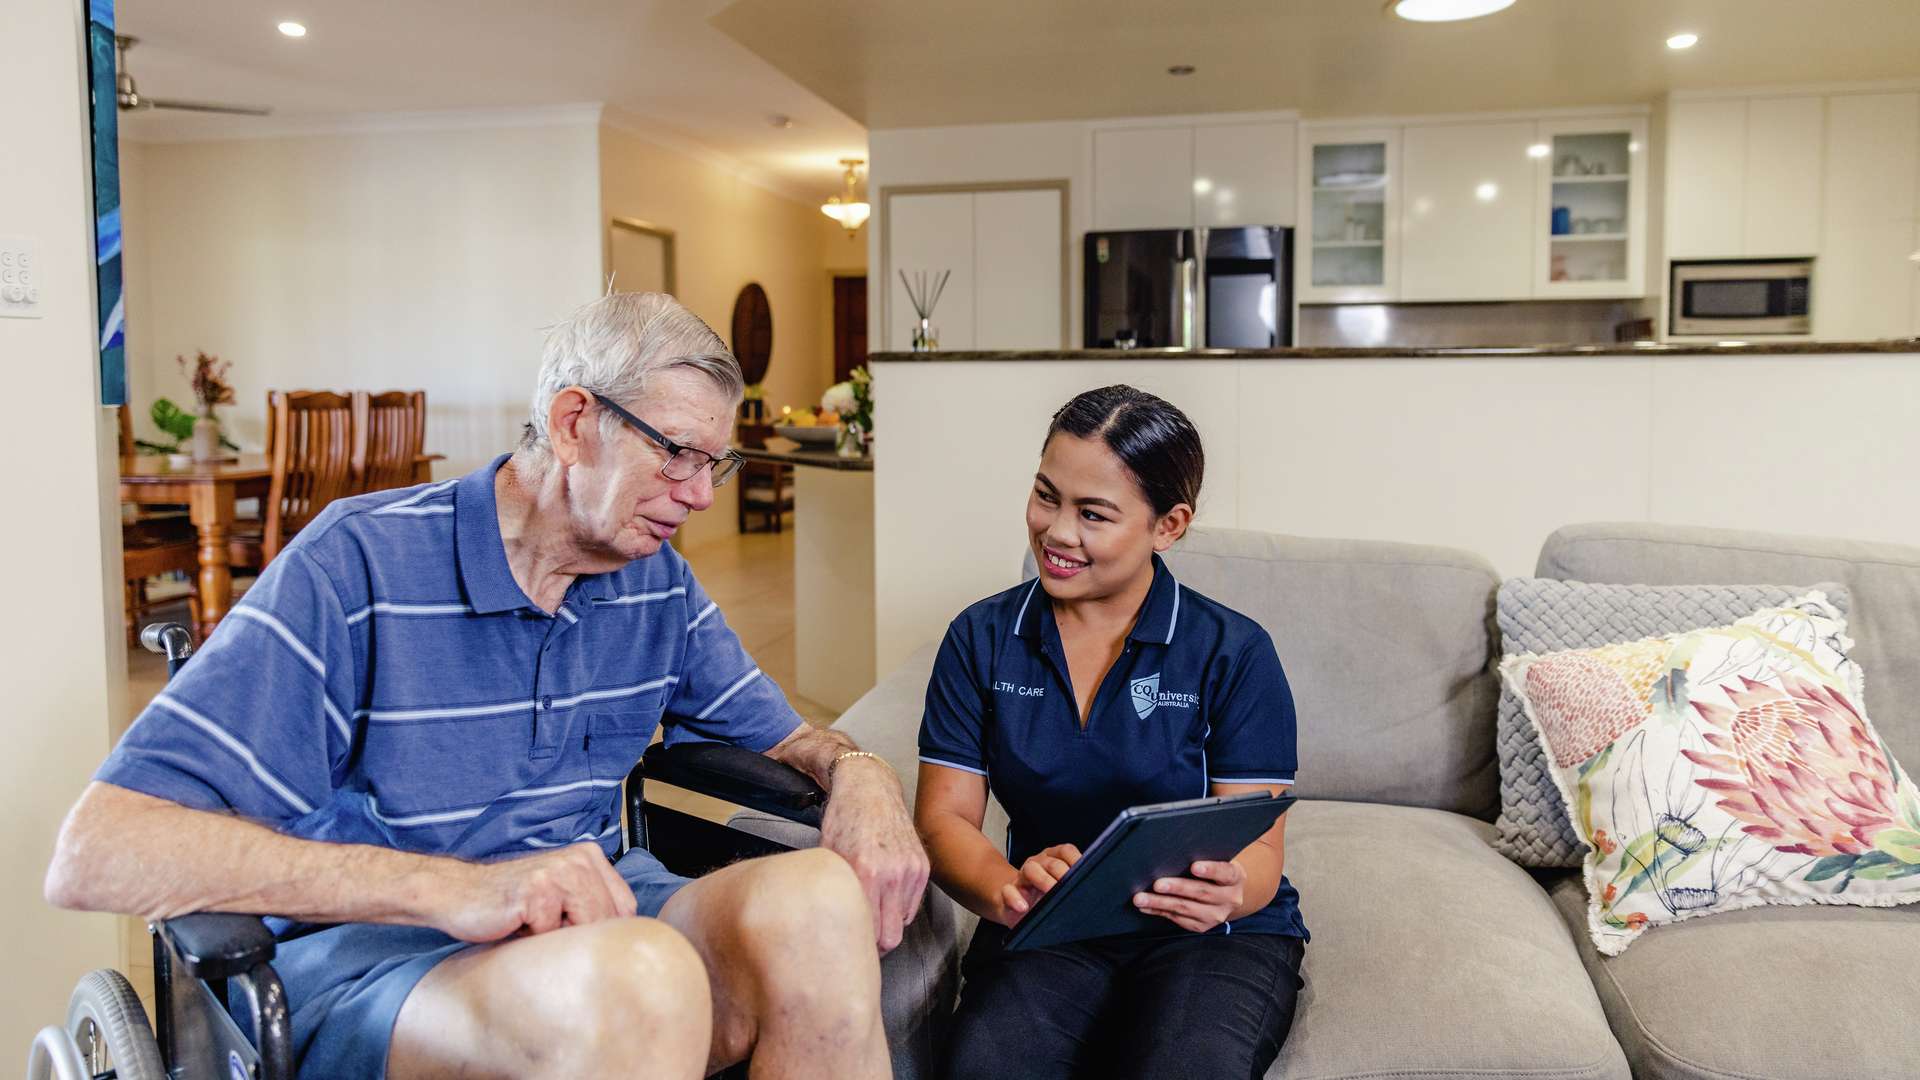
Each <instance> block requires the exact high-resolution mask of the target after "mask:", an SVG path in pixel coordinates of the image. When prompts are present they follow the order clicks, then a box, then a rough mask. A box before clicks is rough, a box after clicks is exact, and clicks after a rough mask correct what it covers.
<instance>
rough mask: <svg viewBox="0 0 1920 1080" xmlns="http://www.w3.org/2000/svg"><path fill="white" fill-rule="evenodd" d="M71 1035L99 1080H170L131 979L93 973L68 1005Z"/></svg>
mask: <svg viewBox="0 0 1920 1080" xmlns="http://www.w3.org/2000/svg"><path fill="white" fill-rule="evenodd" d="M67 1033H68V1034H70V1035H72V1036H73V1041H74V1043H75V1044H76V1045H77V1046H79V1048H80V1056H81V1058H82V1059H83V1060H84V1061H85V1062H86V1065H87V1072H88V1073H90V1074H92V1075H93V1076H95V1077H105V1076H111V1077H115V1078H116V1080H167V1070H166V1068H165V1067H164V1066H162V1065H161V1064H160V1044H159V1042H158V1041H156V1040H155V1039H154V1037H153V1028H152V1027H151V1026H150V1025H149V1024H148V1023H147V1011H146V1009H144V1008H142V1007H141V1005H140V995H138V994H136V993H134V992H133V987H132V985H130V984H129V983H128V982H127V979H126V976H124V975H122V974H120V973H119V972H117V971H113V970H111V969H108V968H101V969H100V970H98V971H89V972H87V974H86V977H85V978H82V979H81V980H80V985H78V986H76V987H74V988H73V997H72V998H71V999H70V1000H69V1001H68V1002H67Z"/></svg>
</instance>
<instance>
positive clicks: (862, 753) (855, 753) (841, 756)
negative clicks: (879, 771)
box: [827, 750, 886, 787]
mask: <svg viewBox="0 0 1920 1080" xmlns="http://www.w3.org/2000/svg"><path fill="white" fill-rule="evenodd" d="M850 757H870V758H872V759H874V760H875V761H879V762H880V763H881V764H882V765H885V764H886V762H885V761H884V760H883V759H882V758H881V757H880V755H879V754H876V753H874V752H873V751H871V750H842V751H841V752H840V753H838V754H836V755H834V758H833V762H832V764H830V765H828V766H827V786H828V787H832V786H833V770H835V769H837V768H839V767H840V763H841V762H843V761H845V760H847V759H848V758H850Z"/></svg>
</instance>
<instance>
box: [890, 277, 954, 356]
mask: <svg viewBox="0 0 1920 1080" xmlns="http://www.w3.org/2000/svg"><path fill="white" fill-rule="evenodd" d="M899 273H900V284H901V285H903V286H905V287H906V290H907V301H908V302H909V303H911V304H912V305H913V313H914V314H915V315H917V316H918V317H919V320H920V321H919V322H918V323H916V324H914V327H913V351H914V352H932V351H934V350H935V349H938V348H939V347H940V331H938V330H936V329H934V326H933V308H934V305H935V304H938V303H939V302H940V295H941V294H942V293H944V292H946V291H947V279H948V278H950V277H952V276H953V271H951V270H942V271H940V272H939V274H938V276H935V275H934V274H933V273H932V272H930V271H926V270H916V271H914V273H913V276H912V277H908V276H907V272H906V271H905V270H902V271H900V272H899Z"/></svg>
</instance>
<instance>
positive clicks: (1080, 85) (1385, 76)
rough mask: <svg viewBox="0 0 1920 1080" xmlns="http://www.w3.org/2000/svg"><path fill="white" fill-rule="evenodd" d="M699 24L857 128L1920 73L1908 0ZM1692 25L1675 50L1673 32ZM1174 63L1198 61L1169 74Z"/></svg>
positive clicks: (1317, 111) (820, 6)
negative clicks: (1439, 16) (1455, 16)
mask: <svg viewBox="0 0 1920 1080" xmlns="http://www.w3.org/2000/svg"><path fill="white" fill-rule="evenodd" d="M714 24H715V25H716V26H718V27H720V28H721V29H723V30H725V31H726V32H727V33H729V34H731V35H732V36H733V37H734V38H736V39H737V40H739V41H741V42H742V43H744V44H746V45H747V46H748V47H749V48H751V49H753V51H754V52H756V53H758V54H759V55H760V56H762V57H765V58H766V59H767V60H769V61H770V62H772V63H773V64H774V65H775V66H776V67H778V68H780V69H781V70H782V71H785V72H787V73H788V74H789V75H791V76H793V77H794V79H795V80H796V81H798V82H799V83H800V84H801V85H803V86H806V87H808V88H810V89H812V90H813V91H814V92H816V93H818V94H819V95H820V96H821V97H823V98H825V99H826V100H827V101H829V102H832V103H833V104H834V105H836V106H838V107H839V108H840V109H841V110H842V111H844V112H845V113H846V114H847V115H849V116H851V117H853V118H854V119H855V120H858V121H860V122H861V123H863V124H865V125H867V127H869V128H873V129H880V128H895V127H920V126H933V125H940V124H965V123H989V122H1005V121H1011V120H1065V119H1089V118H1096V117H1114V116H1146V115H1167V114H1184V113H1202V112H1217V111H1235V110H1258V109H1298V110H1300V111H1301V113H1303V114H1304V115H1307V116H1366V115H1376V116H1377V115H1395V114H1410V113H1441V112H1462V111H1472V110H1483V109H1536V108H1548V107H1555V106H1564V105H1608V104H1629V103H1639V102H1648V101H1652V100H1654V99H1656V98H1658V97H1660V96H1661V95H1663V94H1665V93H1666V92H1667V91H1669V90H1674V89H1696V88H1698V89H1706V88H1724V87H1746V86H1754V85H1779V84H1792V83H1819V82H1829V81H1853V80H1878V79H1894V78H1913V77H1916V76H1920V0H1517V2H1516V3H1515V4H1514V5H1513V6H1512V7H1511V8H1508V9H1507V10H1506V11H1503V12H1500V13H1498V14H1495V15H1492V16H1488V17H1486V18H1482V19H1474V20H1469V21H1466V22H1458V23H1445V24H1417V23H1410V22H1407V21H1405V20H1403V19H1399V18H1396V17H1394V16H1392V15H1390V14H1388V13H1387V12H1386V10H1385V4H1384V2H1383V0H963V2H946V3H935V2H928V0H921V2H917V3H902V2H900V0H807V2H805V3H798V2H794V0H738V2H737V3H734V4H732V5H730V6H728V7H727V8H726V9H725V10H723V11H721V12H720V13H719V14H718V15H717V16H716V17H715V18H714ZM1683 30H1685V31H1692V32H1694V33H1697V34H1699V35H1700V43H1699V44H1698V45H1697V46H1695V47H1694V48H1693V49H1691V50H1688V51H1685V52H1674V51H1671V50H1669V49H1667V48H1666V45H1665V42H1666V39H1667V37H1668V36H1669V35H1671V34H1674V33H1677V32H1679V31H1683ZM1173 64H1192V65H1194V66H1195V67H1197V68H1198V69H1199V70H1198V71H1197V72H1196V73H1195V74H1193V75H1190V76H1187V77H1184V78H1175V77H1172V76H1170V75H1168V74H1167V72H1166V69H1167V67H1168V66H1169V65H1173Z"/></svg>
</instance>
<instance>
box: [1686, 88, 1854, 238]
mask: <svg viewBox="0 0 1920 1080" xmlns="http://www.w3.org/2000/svg"><path fill="white" fill-rule="evenodd" d="M1746 105H1747V126H1746V131H1747V139H1746V142H1747V146H1746V158H1745V162H1744V168H1743V170H1742V176H1743V177H1744V179H1745V198H1744V199H1743V200H1742V202H1743V204H1744V205H1743V210H1744V220H1743V223H1742V228H1741V236H1742V238H1743V242H1742V244H1741V247H1740V249H1739V251H1738V254H1740V255H1742V256H1745V257H1748V258H1765V257H1805V256H1807V255H1811V254H1813V253H1814V252H1817V251H1819V250H1820V204H1821V196H1820V189H1821V186H1822V184H1821V180H1822V177H1821V171H1822V170H1821V167H1820V153H1819V150H1818V148H1819V147H1820V145H1821V144H1822V142H1823V141H1824V129H1825V125H1826V115H1827V104H1826V101H1825V100H1824V99H1822V98H1819V97H1816V96H1799V97H1764V98H1754V99H1752V100H1751V101H1748V102H1747V103H1746ZM1669 168H1671V163H1669Z"/></svg>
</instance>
